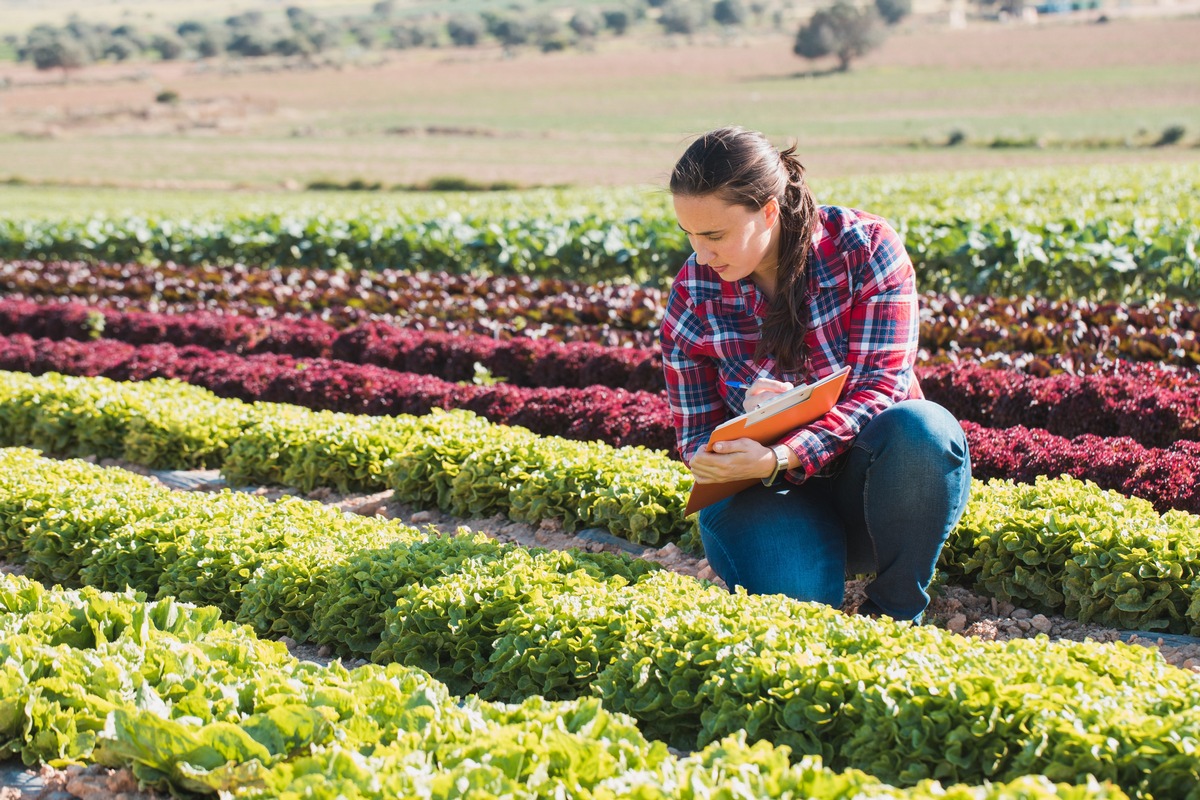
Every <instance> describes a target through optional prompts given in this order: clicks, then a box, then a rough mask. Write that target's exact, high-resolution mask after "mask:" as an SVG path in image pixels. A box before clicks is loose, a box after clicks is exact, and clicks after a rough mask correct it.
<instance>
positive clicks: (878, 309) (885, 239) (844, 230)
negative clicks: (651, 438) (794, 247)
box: [659, 206, 923, 483]
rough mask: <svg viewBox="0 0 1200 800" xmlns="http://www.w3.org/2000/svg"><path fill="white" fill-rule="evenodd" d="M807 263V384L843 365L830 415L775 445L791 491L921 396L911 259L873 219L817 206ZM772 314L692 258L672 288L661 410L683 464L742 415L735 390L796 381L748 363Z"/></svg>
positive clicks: (747, 284)
mask: <svg viewBox="0 0 1200 800" xmlns="http://www.w3.org/2000/svg"><path fill="white" fill-rule="evenodd" d="M820 214H821V217H820V224H819V225H818V226H817V230H816V232H815V233H814V235H813V247H812V250H811V251H810V253H809V260H808V267H807V269H808V279H809V308H810V310H811V316H810V322H809V325H810V328H809V331H808V334H807V338H806V343H807V345H808V348H809V363H808V380H816V379H818V378H822V377H824V376H826V375H828V374H830V373H831V372H834V371H835V370H837V369H838V368H839V367H841V366H843V365H846V364H849V365H850V366H851V367H852V369H851V372H850V376H849V378H848V379H847V381H846V386H845V388H844V389H843V391H842V396H841V398H840V400H839V401H838V403H837V405H836V406H834V407H833V409H831V410H830V412H829V413H828V414H826V415H825V416H824V417H822V418H821V419H819V420H817V421H815V422H813V423H811V424H809V425H806V426H804V427H803V428H799V429H797V430H795V431H793V432H792V433H790V434H788V435H787V436H785V437H784V438H783V439H781V440H780V441H781V443H783V444H785V445H787V446H788V447H789V448H790V449H791V450H792V451H794V452H795V453H796V455H797V456H799V458H800V465H799V467H797V468H796V469H794V470H791V471H789V472H788V474H787V477H788V479H789V480H791V481H792V482H793V483H802V482H803V481H804V480H806V479H807V478H809V477H811V476H812V475H815V474H817V473H818V472H820V470H822V469H823V468H824V467H825V466H826V465H828V464H829V462H831V461H832V460H833V459H835V458H836V457H837V456H839V455H841V454H842V453H844V452H846V451H847V450H849V449H850V446H851V445H852V444H853V443H854V438H855V437H856V436H857V435H858V432H859V431H860V430H862V427H863V426H864V425H865V424H866V423H867V421H868V420H869V419H871V417H872V416H874V415H875V414H878V413H879V412H880V411H882V410H883V409H885V408H887V407H888V406H890V405H892V404H894V403H897V402H899V401H901V400H905V399H908V398H919V397H922V396H923V395H922V393H921V388H920V386H918V385H917V381H916V377H915V376H914V375H913V363H914V362H915V360H916V354H917V328H918V325H917V323H918V317H917V291H916V278H915V275H914V273H913V265H912V260H911V259H909V257H908V253H907V252H905V250H904V244H903V243H902V242H901V240H900V237H899V235H897V234H896V232H895V231H894V230H893V229H892V227H891V226H890V225H888V223H887V222H886V221H885V220H883V219H882V218H880V217H877V216H874V215H872V214H865V213H863V212H861V211H855V210H854V209H850V208H841V207H838V206H821V208H820ZM768 309H769V304H768V301H767V298H766V296H765V295H764V294H763V293H762V291H761V290H759V288H758V286H757V285H755V283H754V282H753V281H751V280H750V279H749V278H745V279H743V280H740V281H736V282H733V283H730V282H727V281H722V280H721V278H720V277H719V276H718V275H717V273H716V272H714V271H713V270H711V269H709V268H708V267H704V266H700V265H698V264H697V263H696V255H695V254H694V253H693V254H692V256H691V258H689V259H688V261H687V263H686V264H684V266H683V269H682V270H680V272H679V274H678V275H677V276H676V277H675V281H674V283H673V285H672V287H671V294H670V297H669V298H668V300H667V310H666V315H665V316H664V318H663V323H662V328H661V330H660V334H659V335H660V338H661V340H662V350H663V370H664V372H665V373H666V382H667V399H668V400H669V402H670V405H671V416H672V417H673V421H674V423H675V437H676V441H677V443H678V445H679V454H680V455H681V456H682V457H683V460H684V463H691V460H692V457H693V456H694V455H695V454H696V452H697V451H698V450H699V449H700V448H701V447H703V446H704V444H705V443H706V442H707V441H708V436H709V434H710V433H712V430H713V428H715V427H716V426H717V425H719V424H721V423H722V422H724V421H725V420H727V419H730V418H732V417H735V416H737V415H739V414H741V413H742V412H743V411H744V408H743V405H742V404H743V401H744V400H745V390H744V389H730V388H729V387H728V386H726V381H741V382H743V383H745V384H747V385H749V384H751V383H753V382H754V381H755V380H756V379H758V378H774V379H775V380H783V381H791V382H793V383H796V382H799V381H802V380H804V379H805V376H803V375H801V374H798V373H784V372H781V371H780V370H779V369H778V368H777V366H776V364H775V359H773V358H771V357H766V358H763V359H759V360H755V358H754V351H755V348H756V347H757V345H758V342H759V338H760V331H761V328H762V324H763V320H764V319H765V318H766V315H767V311H768Z"/></svg>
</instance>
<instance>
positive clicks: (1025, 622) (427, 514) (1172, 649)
mask: <svg viewBox="0 0 1200 800" xmlns="http://www.w3.org/2000/svg"><path fill="white" fill-rule="evenodd" d="M89 460H93V461H94V460H95V459H89ZM100 464H101V465H103V466H120V467H123V468H125V469H129V470H131V471H134V472H139V473H141V474H148V475H153V476H154V477H156V478H158V479H159V480H161V481H162V482H163V483H164V484H165V485H167V486H170V487H171V488H174V489H179V490H181V491H219V490H221V489H224V488H226V485H225V482H224V480H223V479H222V478H221V477H220V474H219V473H218V472H217V471H216V470H209V471H193V472H157V473H155V472H151V471H149V470H147V469H145V468H144V467H141V466H139V465H135V464H128V463H123V462H119V461H115V460H107V459H106V460H103V461H100ZM242 490H243V491H248V492H250V493H253V494H255V495H259V496H262V497H265V498H267V499H279V498H280V497H283V496H285V495H289V496H300V497H305V498H307V499H309V500H315V501H319V502H322V503H326V504H329V505H334V506H337V507H338V508H341V509H342V510H344V511H347V512H349V513H354V514H361V515H364V516H378V517H383V518H386V519H397V520H400V521H402V522H404V523H406V524H409V525H412V526H415V527H419V528H422V529H424V528H425V527H426V526H432V527H433V528H435V529H437V530H438V531H441V532H443V533H446V534H453V533H456V532H457V531H459V529H460V528H466V529H468V530H470V531H474V532H481V533H484V534H487V535H488V536H491V537H493V538H495V539H496V540H498V541H501V542H511V543H514V544H519V545H522V546H526V547H545V548H549V549H567V548H572V547H573V548H579V549H583V550H586V551H589V552H600V551H606V552H612V553H628V554H631V555H636V556H638V557H640V558H645V559H647V560H650V561H655V562H658V563H660V564H662V565H663V566H665V567H667V568H668V569H671V570H674V571H676V572H679V573H681V574H684V575H689V576H691V577H694V578H697V579H700V580H708V581H712V582H713V583H715V584H717V585H721V586H723V585H724V584H723V583H722V581H721V579H720V578H718V577H717V576H716V575H715V574H714V573H713V571H712V568H711V567H710V566H709V565H708V561H707V560H706V559H704V558H702V557H698V556H696V555H694V554H691V553H688V552H685V551H684V550H682V549H680V548H679V547H678V546H676V545H675V544H673V543H672V544H667V545H665V546H663V547H657V548H641V547H638V546H637V545H632V544H631V543H629V542H626V541H624V540H622V539H618V538H617V537H614V536H612V535H610V534H608V533H607V532H605V531H602V530H599V529H589V530H585V531H578V532H576V533H568V532H567V531H565V530H564V529H563V527H562V523H561V521H559V520H555V519H551V520H543V521H542V523H541V524H540V525H529V524H526V523H521V522H513V521H512V520H509V519H508V518H506V517H504V516H502V515H495V516H491V517H485V518H472V519H464V518H460V517H454V516H451V515H448V514H444V513H442V512H440V511H430V510H427V509H415V508H412V507H410V506H408V505H405V504H402V503H396V502H393V501H392V500H391V492H390V491H384V492H376V493H360V494H340V493H338V492H335V491H333V490H331V489H327V488H319V489H316V490H314V491H312V492H309V493H308V494H307V495H305V494H303V493H301V492H298V491H296V490H293V489H285V488H280V487H268V486H260V487H245V488H244V489H242ZM22 571H23V570H22V568H21V567H19V566H14V565H11V564H4V563H2V562H0V572H11V573H17V574H19V573H21V572H22ZM866 583H867V581H866V580H862V579H857V580H851V581H847V584H846V601H845V603H844V605H843V610H845V611H846V612H847V613H854V612H855V610H856V609H857V608H858V606H859V604H861V603H862V601H863V599H864V597H865V595H864V593H863V590H864V588H865V586H866ZM924 624H928V625H934V626H936V627H939V628H944V629H946V630H949V631H951V632H953V633H955V634H959V635H962V636H970V637H973V638H977V639H985V640H990V641H1008V640H1011V639H1023V638H1034V637H1037V636H1043V635H1044V636H1047V637H1048V638H1050V639H1051V640H1060V639H1065V640H1071V641H1084V640H1092V641H1096V642H1116V641H1125V642H1128V643H1131V644H1136V645H1141V646H1145V647H1153V648H1156V649H1157V650H1158V651H1159V652H1160V653H1161V654H1162V656H1163V658H1164V659H1165V660H1166V661H1167V662H1168V663H1170V664H1173V665H1175V666H1177V667H1181V668H1184V669H1188V670H1191V671H1193V672H1200V639H1192V638H1191V637H1184V636H1168V635H1158V634H1153V633H1146V632H1141V633H1139V632H1135V631H1122V630H1117V629H1114V628H1107V627H1104V626H1100V625H1089V624H1085V623H1081V622H1078V621H1076V620H1071V619H1067V618H1065V617H1061V616H1057V615H1045V614H1040V613H1037V612H1035V611H1033V610H1031V609H1027V608H1019V607H1017V606H1014V605H1013V604H1012V603H1008V602H1005V601H1000V600H997V599H995V598H990V597H985V596H983V595H981V594H978V593H976V592H973V591H971V590H969V589H966V588H964V587H960V586H941V587H938V588H937V590H936V592H935V593H934V595H933V599H932V602H931V603H930V605H929V608H928V609H927V611H926V615H925V622H924ZM281 641H283V642H284V643H285V644H286V645H287V647H288V649H289V651H290V652H291V653H292V654H293V655H294V656H296V657H297V658H299V659H302V660H306V661H313V662H316V663H320V664H328V663H330V662H331V661H332V660H333V656H332V652H331V651H330V650H329V648H327V647H323V646H316V645H309V644H299V643H297V642H295V641H293V640H291V639H289V638H287V637H284V638H283V639H282V640H281ZM364 663H366V662H365V661H363V660H361V659H356V660H354V661H351V662H347V663H346V666H349V667H354V666H358V665H360V664H364ZM5 784H11V785H5ZM162 797H164V795H161V794H158V793H155V792H152V791H147V792H143V791H138V789H137V782H136V780H135V779H134V778H133V776H132V774H131V773H130V772H129V771H128V770H110V769H107V768H103V767H99V766H93V767H89V768H86V769H82V768H79V767H69V768H67V769H66V770H56V769H53V768H50V767H42V768H41V769H40V771H33V770H28V771H22V770H21V769H20V768H19V767H14V766H9V767H8V768H7V770H6V769H5V765H4V764H3V763H0V800H72V799H73V798H81V799H82V800H157V799H158V798H162Z"/></svg>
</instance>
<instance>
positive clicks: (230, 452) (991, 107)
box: [0, 0, 1200, 800]
mask: <svg viewBox="0 0 1200 800" xmlns="http://www.w3.org/2000/svg"><path fill="white" fill-rule="evenodd" d="M253 1H256V0H247V2H253ZM464 2H467V3H468V4H470V5H471V7H472V8H474V7H475V6H476V5H479V4H485V3H486V2H488V0H464ZM67 5H69V3H68V2H67V0H54V2H52V3H48V4H46V5H45V7H44V8H38V7H35V6H33V5H28V4H23V3H21V2H16V0H0V8H8V7H13V8H17V7H20V9H21V11H22V14H23V16H22V17H21V19H22V20H26V19H33V18H34V17H36V16H37V15H38V14H49V13H57V11H55V9H60V8H63V7H66V6H67ZM111 5H112V7H111V8H106V9H100V10H98V11H97V14H99V15H105V14H107V15H110V16H111V17H112V18H114V19H115V18H119V17H120V15H122V14H127V13H129V12H130V11H131V10H132V11H133V13H147V5H146V4H145V3H142V2H140V0H119V2H116V3H113V4H111ZM426 5H427V4H426V3H425V0H420V1H419V2H413V3H411V4H408V5H407V6H406V8H407V7H409V6H411V9H417V8H425V7H426ZM168 6H169V8H168ZM353 6H354V4H353V3H351V2H350V0H321V2H319V3H314V7H319V10H323V11H332V10H334V9H340V8H350V7H353ZM359 6H361V7H362V8H360V9H359V10H362V9H365V8H367V7H369V4H359ZM206 8H207V9H208V10H209V11H210V12H211V13H214V14H215V13H226V12H227V11H232V9H233V5H232V4H231V5H230V6H229V8H228V9H225V8H222V9H221V10H220V11H219V12H218V11H216V10H213V9H214V8H215V7H214V6H208V7H206ZM171 9H173V10H174V12H178V13H187V14H192V13H199V12H200V11H202V10H205V9H204V8H202V7H201V5H200V4H198V3H196V2H195V0H172V2H171V3H169V4H161V8H159V11H161V13H164V14H167V13H174V12H172V10H171ZM411 9H410V10H411ZM156 13H157V12H156ZM4 24H17V23H14V22H13V21H12V20H7V21H4V22H2V23H0V33H3V25H4ZM22 24H24V23H22ZM789 38H790V37H788V36H783V35H773V36H761V35H756V36H755V37H753V38H750V37H745V38H741V39H739V38H736V37H734V38H731V39H728V40H717V39H715V38H705V37H704V36H699V37H696V38H695V39H694V40H693V41H691V42H687V43H685V42H683V41H676V42H674V43H668V41H667V40H665V39H657V40H654V41H653V42H652V41H651V40H650V39H648V38H646V39H639V38H636V37H634V38H631V39H627V40H622V41H614V40H611V39H610V40H605V41H601V42H600V44H599V45H598V46H597V48H596V49H595V50H593V51H591V52H578V51H572V52H565V53H555V54H549V55H545V56H541V55H534V54H533V53H532V52H522V53H518V54H516V55H515V56H514V57H508V58H504V57H501V55H500V54H499V52H497V51H494V50H489V49H487V48H482V49H480V50H477V51H465V50H448V49H442V50H433V51H407V52H404V53H402V54H399V55H396V54H391V55H388V56H387V57H385V58H382V59H379V60H378V61H376V62H374V63H373V64H372V65H367V64H366V63H362V64H350V65H347V66H346V67H345V68H344V69H341V70H338V69H320V70H306V71H298V70H295V69H282V68H279V69H276V68H277V67H280V65H279V64H276V63H273V62H268V61H263V62H261V63H259V64H258V65H257V67H258V68H256V67H255V66H254V65H251V64H249V63H241V64H236V65H234V64H227V65H225V67H226V68H222V67H221V66H219V65H196V64H140V65H135V66H133V67H130V66H128V65H126V66H120V65H104V66H98V67H89V68H88V69H85V70H82V71H80V72H79V73H77V74H76V75H74V76H72V79H71V80H69V81H65V82H64V81H61V80H60V76H58V75H53V76H51V75H37V74H35V73H33V72H32V70H31V69H27V68H25V67H17V66H14V65H11V64H7V63H4V64H0V84H2V85H3V87H4V88H2V89H0V112H2V113H0V181H5V180H6V179H8V180H7V182H5V183H0V800H50V798H53V800H64V798H65V797H74V798H79V800H96V799H97V798H108V797H114V798H115V797H120V798H121V799H122V800H158V798H163V797H166V796H168V795H170V796H173V797H178V798H188V799H189V800H191V799H194V798H201V797H220V798H229V799H230V800H232V799H233V798H268V797H271V798H296V799H297V800H299V798H329V799H330V800H334V798H338V799H339V800H340V798H380V800H383V799H384V798H394V797H422V798H471V800H489V799H490V798H555V800H559V799H561V798H581V799H582V798H589V799H593V798H594V799H595V800H610V799H611V800H616V798H639V799H640V800H650V799H651V798H696V800H699V799H700V798H731V799H732V798H762V797H792V798H820V800H826V799H828V800H833V799H835V798H846V800H850V799H851V798H865V797H870V798H896V799H897V800H898V799H899V798H913V799H914V800H917V799H918V798H919V799H921V800H924V798H931V799H932V798H942V799H943V800H945V799H947V798H948V799H949V800H1014V798H1021V799H1022V800H1037V799H1038V798H1051V797H1054V798H1068V799H1071V798H1075V799H1077V800H1085V798H1086V799H1087V800H1098V799H1099V798H1106V799H1110V800H1122V799H1123V798H1134V799H1135V800H1175V799H1176V798H1178V800H1200V257H1198V255H1197V254H1198V253H1200V226H1198V225H1197V220H1198V219H1200V199H1198V198H1200V139H1198V138H1197V134H1198V132H1200V90H1198V88H1197V87H1200V54H1198V53H1197V52H1196V48H1195V46H1194V42H1195V41H1197V40H1200V18H1198V17H1196V16H1181V17H1179V18H1175V19H1171V20H1162V19H1153V18H1146V19H1134V18H1132V17H1130V18H1120V17H1119V16H1118V15H1115V14H1114V18H1113V19H1112V20H1111V21H1109V22H1107V23H1104V24H1100V23H1084V24H1069V23H1062V24H1044V25H1038V26H1022V25H1010V26H1003V25H998V24H993V25H987V26H984V25H979V24H974V23H973V24H971V25H968V27H967V28H965V29H963V30H955V31H951V30H947V29H945V28H940V27H938V26H935V25H933V24H931V23H930V21H929V20H923V21H922V20H918V21H914V22H911V23H906V24H905V25H903V26H901V28H900V29H898V30H896V31H895V32H893V34H892V36H891V37H890V38H889V40H888V42H887V43H886V45H885V46H884V47H883V48H882V49H880V50H878V51H876V52H875V53H873V54H871V55H869V56H867V57H865V58H864V59H862V60H861V61H860V62H857V63H856V64H855V67H854V69H853V70H852V71H851V72H849V73H847V74H844V75H837V74H830V75H820V76H818V75H814V74H804V73H806V71H808V70H810V69H811V68H812V67H811V65H808V64H806V63H804V62H801V61H799V60H798V59H796V58H794V57H793V56H791V55H790V52H789V51H790V42H789ZM371 57H372V58H375V56H373V55H372V56H371ZM267 64H270V71H268V70H267V69H263V68H262V67H264V65H267ZM235 67H236V68H235ZM165 89H170V90H171V91H175V92H178V93H179V96H180V98H181V99H180V102H179V104H178V105H168V104H160V103H157V102H156V101H155V100H154V97H155V95H156V94H157V93H158V92H160V91H162V90H165ZM730 121H737V122H740V123H743V124H745V125H747V126H751V127H757V128H761V129H763V130H765V131H766V132H767V133H769V134H771V135H772V137H773V138H774V139H777V140H779V141H782V140H783V139H785V138H786V137H787V136H796V137H798V138H799V140H800V146H801V151H802V152H803V153H804V154H805V158H806V160H811V164H812V167H813V170H812V185H813V186H814V188H815V190H816V193H817V197H818V200H819V201H822V202H830V203H839V204H847V205H853V206H856V207H859V208H863V209H867V210H870V211H872V212H875V213H879V214H881V215H883V216H884V217H886V218H887V219H888V220H889V221H890V222H891V223H892V225H893V226H894V227H895V228H896V230H897V231H898V232H900V234H901V235H902V236H903V238H904V241H905V243H906V247H907V249H908V251H909V252H910V254H911V256H912V258H913V262H914V265H915V267H916V270H917V275H918V290H919V292H920V317H919V323H918V324H919V351H918V362H917V366H916V369H915V374H916V377H917V379H918V380H919V382H920V384H921V386H922V388H923V391H924V393H925V394H926V396H928V397H929V398H930V399H932V400H935V401H936V402H938V403H940V404H942V405H943V406H945V407H946V408H948V409H950V410H951V412H952V413H953V414H954V415H955V416H956V418H957V419H958V420H959V421H960V424H961V425H962V428H963V431H964V433H965V434H966V438H967V442H968V444H969V447H970V450H971V456H972V469H973V475H974V484H973V489H972V495H971V500H970V503H969V506H968V508H967V510H966V512H965V513H964V515H963V517H962V520H961V521H960V523H959V524H958V526H957V527H956V528H955V529H954V530H953V531H952V532H951V534H950V537H949V539H948V541H947V542H946V545H945V548H944V550H943V552H942V556H941V559H940V561H939V563H938V565H937V575H936V578H935V582H934V586H933V588H932V589H931V593H932V594H933V602H932V603H931V605H930V608H929V610H928V613H927V615H926V617H925V619H924V620H923V622H922V623H920V624H912V623H908V622H894V621H892V620H890V619H888V618H887V617H883V618H872V617H870V616H864V615H860V614H858V613H857V611H858V605H859V603H860V602H861V601H862V599H863V597H864V595H863V593H862V592H863V586H864V585H865V583H866V580H867V576H847V598H846V602H845V603H844V605H843V606H842V607H841V608H832V607H829V606H823V605H818V604H809V603H799V602H794V601H791V600H788V599H786V598H783V597H780V596H750V595H747V594H745V593H744V592H740V591H739V592H733V593H731V592H729V591H728V589H727V587H726V586H725V584H724V583H723V582H722V581H721V580H720V579H719V577H717V575H716V574H715V572H714V571H713V569H712V567H710V566H709V565H708V562H707V561H706V560H705V558H704V552H703V548H702V546H701V543H700V540H699V533H698V525H697V520H696V518H695V516H694V515H693V516H685V515H684V513H683V512H684V507H685V503H686V500H687V497H688V493H689V490H690V487H691V478H690V475H689V473H688V471H687V469H686V468H685V467H684V466H683V464H682V463H681V462H680V460H679V457H678V454H677V453H676V452H675V449H674V431H673V429H672V425H671V417H670V413H669V409H668V406H667V402H666V395H665V384H664V377H663V372H662V352H661V348H660V346H659V344H658V341H657V330H658V327H659V325H660V323H661V320H662V317H663V312H664V305H665V301H666V296H667V292H668V290H669V284H670V279H671V277H672V275H673V274H674V273H675V271H676V270H677V269H678V267H679V266H680V264H681V263H682V261H683V259H684V258H686V256H687V255H688V246H687V242H686V239H685V237H684V236H683V234H682V232H681V231H680V229H679V227H678V225H677V224H676V220H675V218H674V214H673V211H672V207H671V202H670V198H669V196H668V195H667V194H666V193H665V192H664V190H663V185H664V183H665V179H666V171H667V169H668V168H669V166H670V164H671V163H672V161H673V159H674V157H675V156H676V155H677V154H678V151H679V149H680V147H681V145H682V143H683V142H685V141H686V140H688V138H689V136H690V134H691V133H693V132H695V131H697V130H701V129H704V128H708V127H711V126H714V125H717V124H723V123H727V122H730ZM1172 127H1175V128H1180V129H1181V130H1182V133H1181V134H1180V136H1179V137H1178V140H1177V141H1175V142H1174V143H1173V144H1170V145H1163V146H1155V144H1154V141H1155V140H1156V139H1157V138H1158V137H1160V136H1162V135H1163V132H1164V131H1166V130H1168V129H1170V128H1172ZM956 132H957V133H961V134H962V135H963V137H964V138H965V139H966V141H964V142H962V143H961V144H958V145H954V146H949V145H947V144H946V143H945V140H946V139H947V137H949V136H950V135H951V134H954V133H956ZM438 176H453V177H459V178H469V179H470V180H472V181H475V182H480V183H488V182H496V181H499V182H506V183H516V184H521V185H530V186H533V185H537V186H539V187H541V188H536V189H525V190H505V191H499V190H497V191H486V192H484V191H473V192H444V191H442V192H433V191H411V190H405V191H399V190H394V189H392V187H393V186H395V185H397V184H406V185H407V184H413V183H420V182H423V181H428V180H430V179H432V178H436V177H438ZM354 179H362V180H369V181H378V182H381V183H383V184H384V185H385V187H386V189H387V190H385V191H316V190H308V189H304V187H305V185H306V184H307V183H308V182H310V181H316V180H329V181H333V182H334V183H346V182H348V181H350V180H354ZM22 790H24V791H22Z"/></svg>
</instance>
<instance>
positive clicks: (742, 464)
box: [689, 439, 775, 483]
mask: <svg viewBox="0 0 1200 800" xmlns="http://www.w3.org/2000/svg"><path fill="white" fill-rule="evenodd" d="M713 448H714V452H709V451H708V450H701V451H700V452H698V453H696V455H694V456H692V463H691V464H690V465H689V466H690V468H691V470H692V475H693V476H694V477H695V478H696V483H727V482H729V481H741V480H747V479H749V478H765V477H767V476H768V475H770V474H771V472H772V470H774V469H775V454H774V453H772V452H771V448H769V447H765V446H763V445H761V444H759V443H758V442H756V441H754V440H753V439H734V440H732V441H728V442H717V443H716V444H714V445H713Z"/></svg>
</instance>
